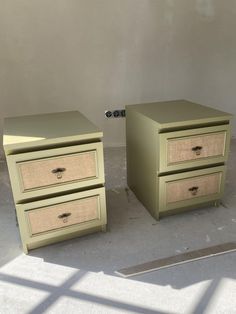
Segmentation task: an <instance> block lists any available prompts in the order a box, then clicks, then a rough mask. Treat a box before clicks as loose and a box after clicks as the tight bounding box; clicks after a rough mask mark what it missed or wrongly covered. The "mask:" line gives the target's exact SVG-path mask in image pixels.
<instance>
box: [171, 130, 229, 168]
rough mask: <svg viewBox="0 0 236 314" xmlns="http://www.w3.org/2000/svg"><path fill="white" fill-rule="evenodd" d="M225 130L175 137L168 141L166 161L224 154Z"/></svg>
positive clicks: (182, 160)
mask: <svg viewBox="0 0 236 314" xmlns="http://www.w3.org/2000/svg"><path fill="white" fill-rule="evenodd" d="M225 139H226V132H218V133H211V134H204V135H198V136H191V137H187V138H177V139H172V140H169V141H168V148H167V150H168V151H167V163H168V165H169V164H173V163H179V162H184V161H189V160H195V159H200V158H206V157H215V156H224V154H225Z"/></svg>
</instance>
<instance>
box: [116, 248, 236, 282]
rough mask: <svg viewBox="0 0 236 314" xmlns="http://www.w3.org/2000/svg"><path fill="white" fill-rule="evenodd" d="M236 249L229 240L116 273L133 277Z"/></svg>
mask: <svg viewBox="0 0 236 314" xmlns="http://www.w3.org/2000/svg"><path fill="white" fill-rule="evenodd" d="M234 251H236V243H235V242H229V243H224V244H219V245H215V246H211V247H207V248H204V249H200V250H196V251H190V252H186V253H182V254H178V255H175V256H171V257H166V258H161V259H157V260H154V261H151V262H147V263H143V264H139V265H136V266H131V267H128V268H123V269H120V270H117V271H116V273H117V274H118V275H120V276H122V277H131V276H135V275H140V274H144V273H147V272H151V271H154V270H159V269H162V268H167V267H172V266H175V265H179V264H184V263H188V262H192V261H196V260H199V259H203V258H208V257H212V256H216V255H221V254H226V253H229V252H234Z"/></svg>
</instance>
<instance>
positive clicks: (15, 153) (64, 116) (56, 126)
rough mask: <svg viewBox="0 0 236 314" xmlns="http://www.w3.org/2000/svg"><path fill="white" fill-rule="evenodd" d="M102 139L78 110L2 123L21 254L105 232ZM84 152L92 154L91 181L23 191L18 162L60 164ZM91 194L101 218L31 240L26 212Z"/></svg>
mask: <svg viewBox="0 0 236 314" xmlns="http://www.w3.org/2000/svg"><path fill="white" fill-rule="evenodd" d="M102 136H103V133H102V132H101V131H100V130H99V129H98V128H97V127H96V126H95V125H93V123H91V122H90V121H89V120H88V119H87V118H86V117H85V116H83V115H82V114H81V113H80V112H77V111H70V112H61V113H52V114H41V115H31V116H21V117H12V118H6V119H5V120H4V136H3V146H4V151H5V154H6V159H7V164H8V168H9V173H10V180H11V185H12V189H13V196H14V200H15V203H16V212H17V217H18V222H19V229H20V234H21V239H22V245H23V250H24V252H25V253H27V252H28V250H29V249H33V248H37V247H39V246H43V245H47V244H51V243H55V242H58V241H62V240H66V239H70V238H73V237H76V236H80V235H84V234H87V233H90V232H95V231H99V230H101V231H106V221H107V220H106V202H105V189H104V161H103V145H102V142H101V138H102ZM85 152H94V153H93V154H94V155H93V156H95V166H93V169H95V170H93V171H94V172H95V173H96V175H95V176H94V175H93V176H91V177H88V178H85V179H81V180H79V179H78V180H74V181H73V180H72V181H67V182H63V183H60V184H57V183H56V184H53V185H50V186H47V187H46V186H45V187H42V186H41V187H40V188H32V189H28V190H25V189H24V188H23V185H22V177H21V175H20V171H19V166H20V164H21V163H23V162H30V163H31V162H35V161H37V160H39V161H43V160H54V159H57V158H58V159H60V158H61V157H64V156H65V157H67V156H75V155H76V154H79V153H85ZM70 160H71V159H70ZM50 164H51V163H50ZM94 167H95V168H94ZM94 172H93V173H94ZM91 195H98V197H99V211H100V219H95V220H93V221H87V222H83V223H80V224H77V225H71V226H67V227H63V228H60V229H57V230H54V231H51V232H45V233H42V234H37V235H34V236H30V232H29V224H28V221H27V215H25V213H26V211H27V210H34V209H37V208H39V207H43V206H46V205H50V204H59V203H60V202H69V201H71V200H74V199H78V198H84V197H88V196H91Z"/></svg>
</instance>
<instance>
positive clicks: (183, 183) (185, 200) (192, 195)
mask: <svg viewBox="0 0 236 314" xmlns="http://www.w3.org/2000/svg"><path fill="white" fill-rule="evenodd" d="M224 177H225V166H219V167H213V168H206V169H201V170H195V171H187V172H184V173H178V174H171V175H167V176H163V177H160V178H158V180H159V192H158V193H159V195H160V198H159V202H160V211H166V210H169V209H172V208H178V207H184V206H188V205H192V204H197V203H203V202H207V201H210V200H214V199H219V198H220V197H221V196H222V193H223V186H224Z"/></svg>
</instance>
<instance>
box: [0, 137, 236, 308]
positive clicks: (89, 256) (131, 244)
mask: <svg viewBox="0 0 236 314" xmlns="http://www.w3.org/2000/svg"><path fill="white" fill-rule="evenodd" d="M235 159H236V140H234V141H233V142H232V146H231V154H230V161H229V164H228V174H227V182H226V191H225V196H224V198H223V200H222V205H221V206H220V207H218V208H215V207H212V208H203V209H199V210H195V211H191V212H188V213H183V214H179V215H175V216H169V217H166V218H163V219H162V220H160V221H159V222H156V221H155V220H154V219H153V218H152V217H151V216H150V215H149V213H148V212H147V211H146V210H145V208H144V207H143V206H142V204H140V202H139V201H138V200H137V199H136V197H135V196H134V195H133V193H132V192H131V191H130V190H129V189H127V187H126V165H125V149H124V148H108V149H106V150H105V169H106V188H107V211H108V232H107V233H96V234H92V235H88V236H85V237H81V238H76V239H73V240H69V241H66V242H62V243H58V244H54V245H51V246H48V247H44V248H40V249H36V250H33V251H30V253H29V255H25V254H23V253H22V250H21V242H20V238H19V233H18V228H17V226H16V219H15V210H14V204H13V199H12V194H11V189H10V184H9V178H8V173H7V167H6V163H5V161H4V160H2V161H0V215H1V216H0V217H1V218H0V232H1V237H0V252H1V255H0V314H5V313H7V314H8V313H12V314H13V313H17V314H21V313H83V314H84V313H95V314H97V313H145V314H149V313H150V314H154V313H161V314H170V313H212V314H213V313H214V314H215V313H227V314H228V313H229V314H233V313H236V253H230V254H226V255H222V256H217V257H212V258H209V259H205V260H202V261H195V262H191V263H188V264H184V265H179V266H175V267H172V268H168V269H163V270H159V271H156V272H152V273H148V274H144V275H140V276H136V277H133V278H130V279H124V278H121V277H119V276H118V275H116V274H115V273H114V271H115V270H117V269H120V268H123V267H128V266H132V265H136V264H138V263H142V262H147V261H151V260H153V259H157V258H162V257H167V256H172V255H175V254H178V253H181V252H186V251H188V250H189V251H190V250H194V249H198V248H204V247H207V246H211V245H216V244H221V243H224V242H230V241H236V180H235V177H236V169H235V166H234V163H235Z"/></svg>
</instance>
